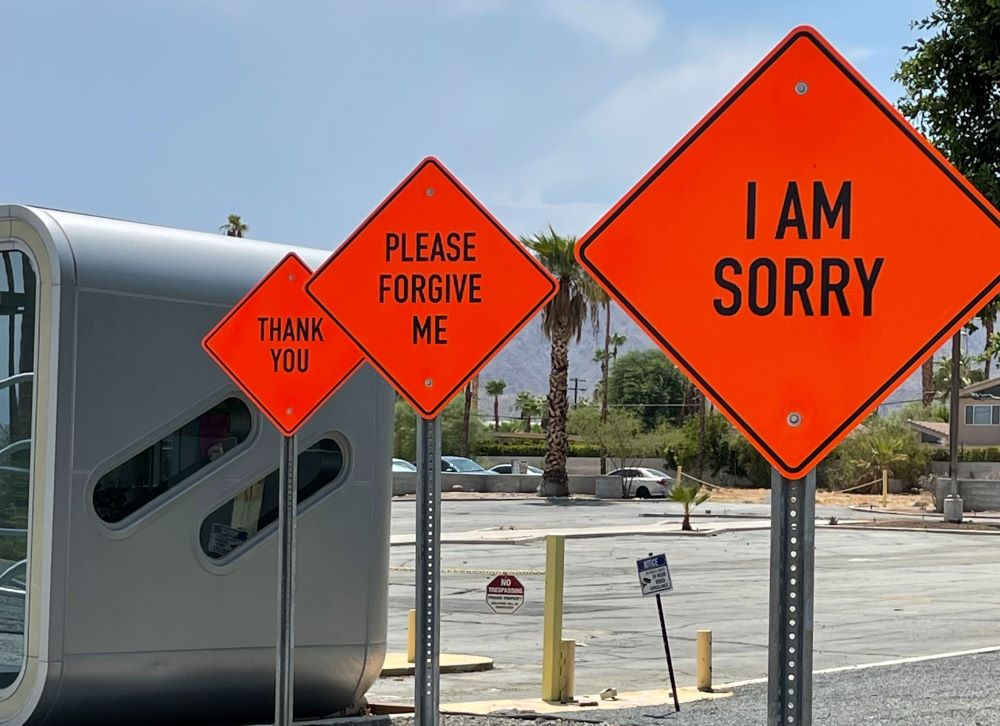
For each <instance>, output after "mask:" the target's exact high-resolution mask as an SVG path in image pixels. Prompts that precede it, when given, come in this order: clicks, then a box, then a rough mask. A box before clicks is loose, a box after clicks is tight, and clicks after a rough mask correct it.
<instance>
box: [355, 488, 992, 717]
mask: <svg viewBox="0 0 1000 726" xmlns="http://www.w3.org/2000/svg"><path fill="white" fill-rule="evenodd" d="M706 507H707V509H709V510H711V511H712V512H713V514H720V513H722V511H723V507H720V506H716V507H714V508H713V506H712V504H711V503H709V504H707V505H706ZM766 509H767V508H766V505H742V504H727V505H725V507H724V512H725V514H727V515H729V516H726V517H707V518H699V519H697V520H695V527H696V528H698V529H701V530H702V531H703V532H705V531H713V532H715V534H711V535H707V536H706V535H704V534H701V535H698V534H696V535H695V536H681V535H679V530H680V521H679V518H664V517H658V516H649V515H662V514H665V513H677V512H679V507H678V505H676V504H673V503H667V502H663V501H647V502H602V501H597V500H579V501H575V502H572V503H559V504H553V503H550V502H548V501H546V500H541V499H535V498H526V499H508V500H481V501H466V500H458V501H456V500H445V501H444V502H443V505H442V525H443V533H444V539H445V544H444V546H443V548H442V552H443V554H442V566H443V568H444V571H443V577H442V601H441V607H442V616H441V647H442V651H444V652H448V653H468V654H474V655H485V656H489V657H491V658H493V659H494V661H495V669H494V670H492V671H484V672H479V673H464V674H453V675H443V676H442V678H441V687H442V703H449V702H461V701H474V700H488V699H497V698H520V697H529V698H537V697H538V696H539V695H540V680H541V665H540V664H541V635H542V610H543V600H544V579H543V577H541V576H540V575H539V574H526V575H523V576H521V578H520V579H521V581H522V582H523V583H524V586H525V597H526V601H525V604H524V606H523V607H522V608H521V609H520V610H519V611H518V612H517V613H515V614H513V615H498V614H495V613H493V612H492V611H491V610H490V609H489V607H488V606H487V604H486V602H485V588H486V583H487V582H489V580H490V579H491V577H492V576H491V575H490V574H488V573H489V572H491V571H497V570H515V571H527V572H529V573H532V572H534V573H540V572H541V570H542V569H543V567H544V558H545V553H544V542H543V540H542V539H540V533H544V532H545V531H553V532H557V531H562V530H566V531H569V532H571V533H572V534H573V538H571V539H568V540H567V543H566V571H565V576H566V584H565V616H564V625H563V628H564V635H563V637H564V638H570V639H574V640H576V641H577V644H578V647H577V659H576V692H577V693H578V694H593V693H597V692H599V691H600V690H602V689H604V688H606V687H615V688H617V689H619V690H623V691H624V690H643V689H653V688H658V687H663V685H664V683H665V679H666V669H665V664H664V659H663V646H662V642H661V640H660V636H659V624H658V622H657V619H656V606H655V602H654V600H653V599H652V598H643V597H641V596H640V594H639V587H638V581H637V577H636V573H635V560H636V559H637V558H639V557H644V556H646V555H647V554H648V553H650V552H666V554H667V556H668V558H669V562H670V569H671V574H672V576H673V581H674V591H673V592H672V593H670V594H669V595H667V596H665V597H664V607H665V611H666V616H667V624H668V628H669V632H670V639H671V648H672V651H673V656H674V665H675V669H676V672H677V679H678V682H679V684H680V685H693V683H694V673H695V660H694V656H695V647H694V639H695V634H696V631H697V630H699V629H702V628H707V629H710V630H712V631H713V639H714V682H715V683H716V684H723V683H727V682H733V681H742V680H748V679H756V678H762V677H765V676H766V674H767V615H768V603H767V598H768V566H769V532H768V531H767V529H766V526H767V520H766V518H763V517H762V515H763V514H765V513H766ZM414 516H415V508H414V503H413V501H412V500H410V501H407V500H396V501H394V502H393V530H392V531H393V538H394V542H395V543H394V545H393V547H392V550H391V566H392V568H393V569H392V571H391V573H390V590H389V648H390V650H393V651H405V648H406V613H407V610H408V608H410V607H412V606H413V594H414V573H413V571H412V567H413V564H414V563H413V560H414V551H413V546H412V544H411V542H412V533H413V529H414ZM817 516H818V518H819V520H820V526H818V527H817V535H816V588H815V636H814V640H815V657H814V666H815V668H817V669H825V668H831V667H836V666H850V665H858V664H864V663H873V662H880V661H887V660H893V659H898V658H907V657H914V656H925V655H932V654H938V653H944V652H952V651H962V650H970V649H977V648H983V647H986V646H993V645H997V644H1000V627H998V625H997V621H996V610H997V606H998V605H1000V577H998V575H1000V564H998V562H997V560H998V557H997V553H996V549H997V547H998V545H1000V540H998V539H997V538H995V537H994V536H991V535H983V534H978V535H977V534H952V533H941V532H897V531H877V530H865V529H860V530H859V529H845V528H843V527H842V526H840V525H836V526H830V525H827V524H825V522H827V521H828V520H829V518H830V517H831V516H836V517H838V518H839V519H840V521H841V522H843V521H844V519H847V518H849V517H851V516H859V515H857V513H853V512H851V511H850V510H846V509H839V508H838V509H832V508H822V507H821V508H818V509H817ZM640 532H641V534H640ZM588 533H591V534H599V535H600V536H588ZM536 535H537V536H536ZM408 540H409V543H408V542H407V541H408ZM890 687H891V684H890ZM412 695H413V681H412V678H388V679H382V680H380V681H378V682H377V683H376V685H375V687H374V688H373V689H372V691H371V692H370V694H369V698H370V700H372V701H379V702H401V701H409V700H410V699H411V698H412Z"/></svg>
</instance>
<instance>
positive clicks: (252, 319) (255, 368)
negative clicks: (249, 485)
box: [202, 254, 362, 436]
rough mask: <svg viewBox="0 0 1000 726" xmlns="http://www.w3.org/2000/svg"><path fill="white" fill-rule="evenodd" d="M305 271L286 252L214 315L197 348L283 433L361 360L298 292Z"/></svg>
mask: <svg viewBox="0 0 1000 726" xmlns="http://www.w3.org/2000/svg"><path fill="white" fill-rule="evenodd" d="M310 275H311V271H310V269H309V268H308V267H307V266H306V264H305V263H304V262H303V261H302V260H301V259H300V258H299V257H298V256H297V255H295V254H289V255H287V256H286V257H285V258H284V259H282V260H281V262H279V263H278V265H277V266H276V267H275V268H274V269H273V270H271V271H270V272H269V273H268V274H267V276H266V277H265V278H264V279H263V280H261V281H260V282H259V283H257V286H256V287H254V289H253V290H251V291H250V292H249V293H247V295H246V297H244V298H243V299H242V300H241V301H240V302H238V303H237V304H236V305H235V306H234V307H233V308H232V310H230V311H229V313H227V314H226V316H225V317H224V318H223V319H222V320H221V321H219V323H218V325H216V326H215V327H214V328H213V329H212V330H211V332H209V334H208V335H206V336H205V339H204V341H202V346H203V347H204V348H205V350H206V351H207V352H208V354H209V355H210V356H212V358H214V359H215V361H216V362H217V363H218V364H219V365H220V366H222V368H223V370H225V371H226V373H227V374H229V377H230V378H232V379H233V380H234V381H235V382H236V385H238V386H239V387H240V388H241V389H242V390H243V392H244V393H246V394H247V395H248V396H249V397H250V398H251V399H252V400H253V401H254V403H256V404H257V406H258V407H259V408H260V410H261V411H263V412H264V415H266V416H267V417H268V418H269V419H270V420H271V422H272V423H273V424H274V425H275V426H277V427H278V430H280V431H281V433H282V434H284V435H285V436H291V435H292V434H294V433H295V432H296V431H297V430H298V429H299V428H300V427H301V426H302V424H304V423H305V422H306V419H308V418H309V416H311V415H312V413H313V412H314V411H315V410H316V409H317V408H319V407H320V406H321V405H322V404H323V403H324V402H325V401H326V399H328V398H329V397H330V396H331V395H332V394H333V392H334V391H336V390H337V388H339V387H340V385H341V384H342V383H344V382H345V381H346V380H347V379H348V378H350V377H351V374H352V373H354V371H355V370H357V369H358V366H360V365H361V363H362V357H361V352H360V351H359V350H358V349H357V347H356V346H355V345H354V343H352V342H351V341H350V340H348V338H347V336H345V335H344V334H343V333H342V332H341V331H340V328H338V327H337V326H336V325H334V324H333V322H332V321H331V320H330V319H329V318H328V317H327V316H326V313H324V312H323V309H322V308H320V307H319V305H317V304H316V302H315V301H314V300H313V299H312V298H311V297H309V296H308V295H307V294H306V291H305V284H306V281H307V280H308V279H309V277H310Z"/></svg>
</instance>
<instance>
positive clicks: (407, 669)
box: [379, 653, 493, 678]
mask: <svg viewBox="0 0 1000 726" xmlns="http://www.w3.org/2000/svg"><path fill="white" fill-rule="evenodd" d="M438 662H439V663H440V670H441V672H442V673H473V672H475V671H491V670H493V659H492V658H486V657H485V656H481V655H463V654H460V653H441V655H440V656H439V661H438ZM414 669H415V666H414V664H413V663H410V662H409V661H408V660H407V659H406V653H386V654H385V661H383V663H382V672H381V673H379V678H395V677H400V676H412V675H413V672H414Z"/></svg>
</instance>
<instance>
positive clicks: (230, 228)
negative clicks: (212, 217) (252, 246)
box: [219, 214, 250, 237]
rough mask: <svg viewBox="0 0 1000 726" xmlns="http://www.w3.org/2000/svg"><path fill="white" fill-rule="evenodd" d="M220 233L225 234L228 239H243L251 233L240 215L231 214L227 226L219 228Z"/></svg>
mask: <svg viewBox="0 0 1000 726" xmlns="http://www.w3.org/2000/svg"><path fill="white" fill-rule="evenodd" d="M219 231H220V232H225V233H226V236H227V237H242V236H243V235H244V234H246V233H247V232H249V231H250V228H249V227H248V226H246V225H245V224H244V223H243V220H242V219H240V215H238V214H230V215H229V218H228V220H227V221H226V223H225V224H223V225H222V226H220V227H219Z"/></svg>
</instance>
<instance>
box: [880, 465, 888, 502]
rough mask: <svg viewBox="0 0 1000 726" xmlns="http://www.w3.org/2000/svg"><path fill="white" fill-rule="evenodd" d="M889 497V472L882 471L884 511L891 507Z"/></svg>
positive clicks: (886, 470)
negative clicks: (888, 501)
mask: <svg viewBox="0 0 1000 726" xmlns="http://www.w3.org/2000/svg"><path fill="white" fill-rule="evenodd" d="M888 497H889V470H888V469H883V470H882V509H886V508H887V507H888V506H889V505H888V503H887V501H886V500H887V499H888Z"/></svg>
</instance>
